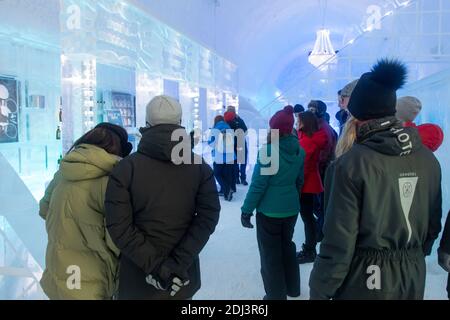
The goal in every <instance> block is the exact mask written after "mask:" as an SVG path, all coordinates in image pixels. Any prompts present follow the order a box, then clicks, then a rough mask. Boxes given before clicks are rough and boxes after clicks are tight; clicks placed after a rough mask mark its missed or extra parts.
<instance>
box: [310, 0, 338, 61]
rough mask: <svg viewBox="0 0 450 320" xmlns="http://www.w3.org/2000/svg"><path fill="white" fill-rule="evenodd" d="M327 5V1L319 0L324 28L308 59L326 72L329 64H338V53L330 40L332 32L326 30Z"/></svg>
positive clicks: (318, 35)
mask: <svg viewBox="0 0 450 320" xmlns="http://www.w3.org/2000/svg"><path fill="white" fill-rule="evenodd" d="M327 5H328V1H327V0H319V7H320V11H321V14H322V28H321V29H319V30H318V31H317V36H316V42H315V44H314V48H313V50H312V52H311V53H310V54H309V57H308V61H309V63H311V64H312V65H313V66H314V67H316V68H320V69H321V70H326V69H327V67H328V63H336V51H335V50H334V48H333V44H332V43H331V40H330V30H329V29H326V28H325V16H326V11H327Z"/></svg>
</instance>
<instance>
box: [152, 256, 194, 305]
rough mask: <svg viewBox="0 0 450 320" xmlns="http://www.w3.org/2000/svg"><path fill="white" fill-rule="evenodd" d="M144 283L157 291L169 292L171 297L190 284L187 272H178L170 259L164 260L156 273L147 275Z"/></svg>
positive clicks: (174, 263)
mask: <svg viewBox="0 0 450 320" xmlns="http://www.w3.org/2000/svg"><path fill="white" fill-rule="evenodd" d="M146 281H147V283H148V284H150V285H152V286H153V287H155V288H156V289H158V290H167V291H170V295H171V296H172V297H173V296H175V295H176V294H177V293H178V292H179V291H180V290H181V289H182V288H183V287H185V286H188V285H189V283H190V280H189V279H188V274H187V272H185V271H181V270H179V268H178V264H177V263H176V262H175V261H174V260H173V259H171V258H168V259H167V260H165V261H164V262H163V263H162V264H161V265H160V267H159V268H158V269H157V270H156V272H154V273H153V274H150V275H148V276H147V278H146Z"/></svg>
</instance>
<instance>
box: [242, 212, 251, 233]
mask: <svg viewBox="0 0 450 320" xmlns="http://www.w3.org/2000/svg"><path fill="white" fill-rule="evenodd" d="M252 216H253V214H251V213H244V212H242V214H241V224H242V226H243V227H244V228H249V229H253V228H254V226H253V225H252V223H251V221H250V219H251V217H252Z"/></svg>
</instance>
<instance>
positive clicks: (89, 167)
mask: <svg viewBox="0 0 450 320" xmlns="http://www.w3.org/2000/svg"><path fill="white" fill-rule="evenodd" d="M119 161H120V157H118V156H116V155H113V154H109V153H108V152H106V151H105V150H104V149H102V148H99V147H96V146H93V145H90V144H82V145H80V146H78V147H76V148H75V149H74V150H72V151H71V152H70V153H68V154H67V155H66V156H65V157H64V159H63V160H62V161H61V165H60V172H61V174H62V176H63V178H64V179H66V180H69V181H81V180H91V179H97V178H100V177H104V176H107V175H109V174H110V172H111V171H112V170H113V168H114V166H115V165H116V164H117V163H118V162H119Z"/></svg>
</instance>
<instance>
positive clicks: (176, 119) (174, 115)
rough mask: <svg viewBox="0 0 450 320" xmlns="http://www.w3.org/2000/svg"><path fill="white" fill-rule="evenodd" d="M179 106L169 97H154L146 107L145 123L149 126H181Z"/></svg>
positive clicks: (180, 109) (181, 112)
mask: <svg viewBox="0 0 450 320" xmlns="http://www.w3.org/2000/svg"><path fill="white" fill-rule="evenodd" d="M182 114H183V111H182V108H181V104H180V103H179V102H178V101H177V100H175V99H174V98H171V97H169V96H164V95H162V96H156V97H154V98H153V99H152V101H150V102H149V103H148V105H147V116H146V121H147V123H148V124H149V125H150V126H157V125H159V124H175V125H179V124H181V116H182Z"/></svg>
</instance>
